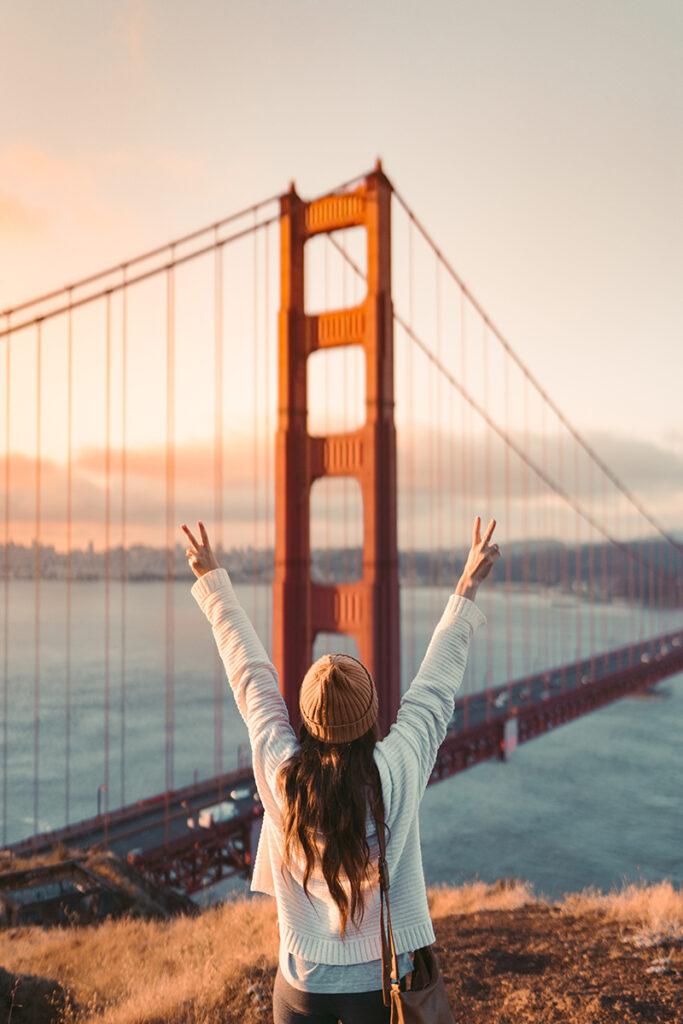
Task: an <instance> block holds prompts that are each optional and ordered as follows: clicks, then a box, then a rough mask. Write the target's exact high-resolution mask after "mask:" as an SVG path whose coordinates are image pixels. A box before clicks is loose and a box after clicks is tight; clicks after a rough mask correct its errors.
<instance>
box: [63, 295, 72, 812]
mask: <svg viewBox="0 0 683 1024" xmlns="http://www.w3.org/2000/svg"><path fill="white" fill-rule="evenodd" d="M71 302H72V291H71V289H69V305H71ZM66 361H67V369H66V372H67V385H66V388H67V397H66V417H67V420H66V666H65V672H66V721H65V723H64V725H65V729H64V732H65V742H66V780H65V814H64V824H65V825H68V824H69V817H70V802H71V544H72V536H71V534H72V528H71V527H72V523H71V520H72V489H73V467H72V463H73V457H72V442H73V312H72V310H71V309H69V320H68V338H67V360H66Z"/></svg>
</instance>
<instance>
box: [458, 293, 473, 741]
mask: <svg viewBox="0 0 683 1024" xmlns="http://www.w3.org/2000/svg"><path fill="white" fill-rule="evenodd" d="M466 342H467V333H466V313H465V292H464V290H463V289H462V288H461V289H460V385H461V387H462V388H463V389H464V390H467V352H466V347H467V346H466ZM460 413H461V417H460V426H461V430H462V438H461V445H460V467H461V474H460V500H461V505H462V509H463V513H464V515H463V522H464V523H465V524H466V523H467V522H468V521H469V515H470V509H469V508H468V507H467V506H468V502H467V403H466V402H465V400H464V398H463V399H462V401H461V404H460ZM462 536H463V537H467V533H466V532H465V530H464V528H463V531H462ZM473 654H474V648H472V651H471V653H470V669H469V673H468V674H469V682H471V680H472V679H473V678H474V671H473V669H474V664H473V661H472V655H473ZM464 683H465V686H464V688H463V689H464V694H463V727H464V728H465V729H467V727H468V725H469V717H470V696H471V694H470V692H469V691H470V690H471V689H472V687H471V685H469V686H468V685H467V684H468V678H467V675H466V676H465V679H464Z"/></svg>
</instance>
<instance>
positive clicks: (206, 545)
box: [181, 522, 220, 579]
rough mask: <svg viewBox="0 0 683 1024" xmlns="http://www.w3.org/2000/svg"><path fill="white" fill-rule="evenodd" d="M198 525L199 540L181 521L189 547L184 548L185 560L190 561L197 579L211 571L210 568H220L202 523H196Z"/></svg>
mask: <svg viewBox="0 0 683 1024" xmlns="http://www.w3.org/2000/svg"><path fill="white" fill-rule="evenodd" d="M197 526H198V527H199V536H200V537H201V541H198V540H197V539H196V538H195V537H194V536H193V534H192V531H191V530H190V529H189V528H188V527H187V526H186V525H185V523H183V525H182V527H181V529H182V531H183V533H184V534H185V536H186V537H187V539H188V540H189V542H190V545H191V546H190V547H189V548H186V549H185V554H186V555H187V560H188V562H189V563H190V569H192V572H193V573H194V574H195V576H196V577H197V579H199V578H200V577H201V576H203V575H204V574H205V573H207V572H211V571H212V569H218V568H220V567H219V565H218V562H217V560H216V556H215V555H214V553H213V551H212V550H211V543H210V541H209V535H208V533H207V532H206V527H205V526H204V523H202V522H199V523H197Z"/></svg>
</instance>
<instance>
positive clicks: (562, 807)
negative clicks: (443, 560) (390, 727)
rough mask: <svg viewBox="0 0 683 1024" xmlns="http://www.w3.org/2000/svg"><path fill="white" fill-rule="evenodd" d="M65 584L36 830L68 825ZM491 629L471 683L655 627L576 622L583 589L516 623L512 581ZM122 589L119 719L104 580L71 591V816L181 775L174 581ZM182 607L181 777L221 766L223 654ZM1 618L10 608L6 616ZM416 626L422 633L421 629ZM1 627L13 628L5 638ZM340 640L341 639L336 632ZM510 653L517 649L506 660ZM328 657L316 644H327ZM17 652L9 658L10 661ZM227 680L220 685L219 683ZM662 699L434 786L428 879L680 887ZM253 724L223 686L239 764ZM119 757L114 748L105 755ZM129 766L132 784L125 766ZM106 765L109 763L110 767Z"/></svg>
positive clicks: (225, 763)
mask: <svg viewBox="0 0 683 1024" xmlns="http://www.w3.org/2000/svg"><path fill="white" fill-rule="evenodd" d="M237 591H238V594H239V595H240V598H241V600H242V602H243V604H244V606H245V608H246V609H247V611H248V613H249V614H250V615H251V616H252V617H253V619H254V621H255V623H256V625H257V628H258V629H259V631H260V633H261V634H262V635H263V636H269V635H270V629H271V623H272V616H271V609H270V588H268V587H264V586H256V587H254V586H252V585H247V586H238V587H237ZM65 593H66V592H65V587H64V584H63V583H61V582H58V581H43V582H41V586H40V616H39V633H40V644H39V648H38V651H39V659H38V679H39V711H38V718H39V749H38V777H39V803H38V828H39V830H41V831H42V830H47V829H52V828H59V827H61V826H62V825H64V824H65V822H66V783H65V778H66V744H65V732H66V698H65V671H66V669H65V666H66V600H65ZM34 596H35V584H34V583H33V582H32V581H16V582H14V581H13V582H12V583H11V587H10V600H9V605H8V608H7V616H8V618H7V625H8V639H9V642H8V650H7V656H8V676H9V684H8V716H7V726H8V735H7V778H6V783H7V794H8V797H7V808H6V821H7V826H6V827H7V841H8V842H12V841H14V840H16V839H20V838H22V837H24V836H26V835H30V834H32V833H33V831H34V826H35V810H34V774H35V768H34V763H35V762H34V757H35V750H34V715H35V679H36V661H35V636H36V620H35V604H34ZM481 596H482V605H483V607H484V611H485V612H486V615H487V617H488V626H487V629H486V630H484V631H481V632H480V633H479V635H478V637H477V639H476V641H475V644H474V647H473V650H472V654H471V658H470V665H469V667H468V673H467V677H466V680H465V689H466V690H467V692H474V691H475V690H478V689H481V688H482V687H483V686H484V685H487V684H488V683H493V684H495V683H497V682H504V681H505V679H506V669H507V659H508V656H509V657H510V659H511V664H512V675H513V677H517V676H521V675H523V674H524V673H525V672H529V671H534V670H536V669H539V668H541V667H545V666H550V665H553V664H561V663H562V662H563V661H566V660H569V659H571V658H573V657H574V656H575V654H576V643H577V630H578V629H580V632H581V650H582V653H583V654H584V655H585V654H587V653H588V652H589V651H590V649H591V647H590V644H591V642H592V644H593V650H595V651H600V650H604V649H606V648H609V647H616V646H619V645H620V644H623V643H626V642H628V640H629V639H635V638H639V637H645V636H647V635H649V634H650V632H651V630H652V626H653V622H652V620H651V618H650V615H649V613H648V612H644V611H642V610H639V609H633V608H629V607H627V606H625V605H610V606H596V607H595V608H594V609H590V608H588V607H586V608H584V609H583V610H582V611H581V617H580V619H578V620H577V617H576V611H575V606H574V602H573V599H572V598H571V597H569V596H567V597H564V598H558V595H557V594H555V593H553V592H549V593H530V594H522V593H516V594H513V595H511V598H510V614H509V640H510V643H509V645H508V617H507V616H506V607H505V601H504V594H503V591H502V588H499V589H498V590H495V589H491V588H490V589H489V591H488V592H485V591H484V590H482V594H481ZM446 597H447V591H442V592H441V593H435V592H434V591H427V590H423V589H416V590H415V591H409V590H405V591H404V592H403V593H402V621H403V632H402V663H403V669H404V672H403V674H404V679H403V681H402V682H403V686H405V685H407V681H408V676H409V675H410V667H409V664H408V662H409V661H410V659H411V656H412V657H413V660H419V659H420V657H421V656H422V653H423V652H424V649H425V647H426V644H427V641H428V639H429V635H430V632H431V628H432V626H433V624H434V623H435V621H436V620H437V619H438V616H439V614H440V611H441V608H442V607H443V603H444V601H445V599H446ZM121 598H122V594H121V591H120V588H119V586H118V585H116V584H111V586H110V590H109V608H110V620H109V623H110V624H109V649H110V656H109V668H108V677H109V678H108V690H109V730H108V734H106V733H105V722H104V702H105V694H106V690H107V678H106V677H107V670H106V665H105V658H104V650H105V640H106V633H105V608H106V593H105V587H104V584H103V583H102V582H98V583H74V584H72V628H71V742H70V747H71V753H70V760H69V778H70V786H69V819H70V820H71V821H77V820H80V819H81V818H83V817H89V816H91V815H93V814H95V813H96V811H97V800H98V790H99V789H100V787H101V786H104V785H105V783H106V785H107V792H106V793H105V792H104V791H101V792H100V799H101V800H102V806H104V803H105V801H108V806H109V808H110V809H114V808H116V807H118V806H120V804H121V803H122V802H126V803H130V802H132V801H134V800H136V799H139V798H141V797H145V796H149V795H151V794H154V793H160V792H162V791H163V790H164V788H165V784H166V761H165V738H166V715H167V696H166V688H165V680H166V659H167V650H166V612H167V605H166V601H167V591H166V587H165V584H163V583H159V582H150V583H137V584H134V585H130V586H128V587H127V588H126V591H125V616H123V617H122V604H121ZM171 598H172V603H173V607H174V622H175V627H174V638H173V643H172V648H171V653H172V660H173V677H174V693H173V707H172V713H173V719H174V722H175V729H174V749H173V778H172V782H173V785H174V786H175V787H178V786H182V785H185V784H187V783H190V782H192V781H193V779H194V778H195V773H196V777H197V778H199V779H201V778H204V777H208V776H210V775H213V774H214V771H215V769H216V767H217V765H216V756H215V750H214V655H213V640H212V637H211V632H210V629H209V627H208V624H207V623H206V621H205V619H204V618H203V616H202V615H201V613H200V611H199V609H198V608H197V606H196V604H195V602H194V601H193V599H192V597H191V596H190V593H189V585H185V584H183V583H177V584H175V585H174V586H173V587H172V590H171ZM122 621H124V622H125V632H126V644H125V738H124V745H123V747H122V737H121V726H122V721H123V717H122V713H121V700H122V679H121V670H122V659H121V650H122V646H121V624H122ZM3 622H4V618H3V619H0V623H3ZM409 624H412V628H408V627H409ZM681 625H682V624H681V616H680V613H672V612H669V613H660V614H659V615H658V617H657V622H656V623H655V624H654V628H655V630H658V631H661V632H664V631H667V630H669V629H676V628H680V627H681ZM0 635H1V634H0ZM334 644H335V646H337V647H338V646H339V644H338V640H335V641H334ZM508 646H509V655H508ZM316 653H319V651H316ZM1 665H2V661H1V660H0V666H1ZM219 685H220V686H221V687H222V684H219ZM655 694H656V696H654V697H650V698H647V699H643V698H639V699H627V700H623V701H620V702H619V703H617V704H614V705H611V706H608V707H606V708H603V709H602V710H600V711H598V712H595V713H594V714H592V715H589V716H587V717H585V718H583V719H580V720H579V721H577V722H575V723H572V724H570V725H567V726H565V727H563V728H561V729H558V730H555V731H554V732H552V733H550V734H548V735H547V736H545V737H542V738H539V739H536V740H534V741H533V742H531V743H528V744H525V745H523V746H522V747H520V748H519V749H518V750H517V751H516V752H515V754H514V756H513V757H512V758H511V759H510V761H509V762H508V763H506V764H504V765H502V764H498V763H488V764H483V765H479V766H478V767H476V768H473V769H470V770H469V771H467V772H465V773H463V774H460V775H458V776H455V777H454V778H452V779H450V780H447V781H444V782H442V783H440V784H439V785H437V786H433V787H430V788H429V790H428V791H427V794H426V796H425V799H424V803H423V807H422V811H421V829H422V837H423V863H424V869H425V874H426V877H427V881H428V882H430V883H431V882H438V881H444V882H446V881H448V882H455V883H459V882H462V881H464V880H466V879H472V878H474V877H480V878H482V879H484V880H487V881H493V880H495V879H496V878H499V877H501V876H511V875H514V876H516V877H523V878H527V879H529V880H530V881H532V882H533V884H534V885H535V886H536V887H537V889H539V890H541V891H543V892H545V893H547V894H548V895H557V894H558V893H560V892H562V891H567V890H574V889H577V888H582V887H584V886H586V885H595V886H599V887H601V888H603V889H604V888H609V887H610V886H611V885H612V884H615V883H618V882H620V881H621V880H622V879H623V878H628V879H636V878H642V879H645V880H647V881H657V880H660V879H662V878H670V879H671V880H672V881H675V882H676V883H678V884H680V883H681V882H682V881H683V861H682V858H681V855H680V851H681V850H682V849H683V815H682V813H681V803H680V793H681V792H683V758H682V757H681V743H680V734H681V731H682V730H683V676H679V677H676V678H674V679H672V680H667V681H665V682H663V683H660V684H659V686H658V687H657V688H656V691H655ZM246 739H247V734H246V728H245V726H244V724H243V722H242V720H241V718H240V716H239V714H238V713H237V711H236V708H235V705H234V701H233V699H232V696H231V695H230V694H229V693H226V695H225V697H224V702H223V729H222V741H223V759H222V767H223V769H224V770H229V769H230V768H232V767H235V766H236V763H237V750H238V747H239V745H240V744H241V743H245V742H246ZM107 745H108V754H107V758H105V749H106V747H107ZM122 759H123V763H125V789H124V788H123V784H122V779H121V765H122ZM107 760H108V771H107Z"/></svg>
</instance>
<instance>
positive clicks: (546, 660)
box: [538, 397, 552, 665]
mask: <svg viewBox="0 0 683 1024" xmlns="http://www.w3.org/2000/svg"><path fill="white" fill-rule="evenodd" d="M547 411H548V410H547V405H546V402H545V399H544V398H543V397H541V468H542V470H543V473H544V475H545V476H547V475H548V450H547V437H546V414H547ZM547 497H548V495H547V494H546V492H545V491H544V485H543V483H542V481H541V480H539V482H538V509H539V531H538V532H539V542H538V543H539V546H540V550H541V551H542V556H541V558H540V561H539V570H538V583H539V585H540V587H541V588H542V589H541V591H540V592H541V594H543V597H542V601H543V606H542V630H543V644H542V647H543V650H542V658H541V661H542V664H544V665H552V651H551V645H550V621H549V615H548V603H549V602H548V599H547V592H546V593H543V591H545V590H546V587H547V581H548V514H547V513H548V506H547V502H546V499H547Z"/></svg>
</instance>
